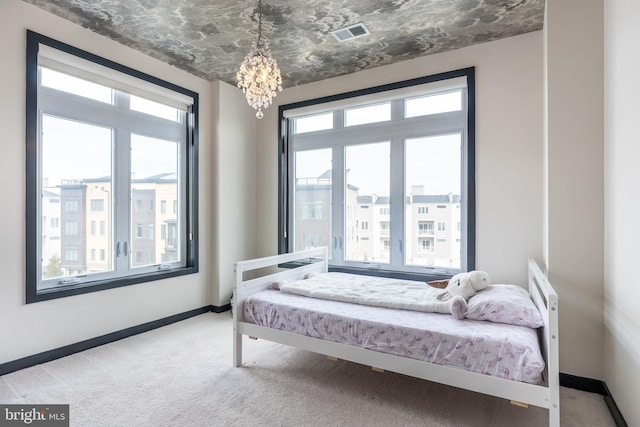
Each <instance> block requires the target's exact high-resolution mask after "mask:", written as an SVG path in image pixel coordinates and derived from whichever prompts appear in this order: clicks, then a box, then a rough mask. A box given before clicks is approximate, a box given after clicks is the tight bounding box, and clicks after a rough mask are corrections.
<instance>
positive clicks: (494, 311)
mask: <svg viewBox="0 0 640 427" xmlns="http://www.w3.org/2000/svg"><path fill="white" fill-rule="evenodd" d="M467 319H472V320H487V321H489V322H495V323H506V324H509V325H516V326H526V327H528V328H534V329H535V328H539V327H541V326H542V325H544V322H543V321H542V315H541V314H540V311H539V310H538V308H537V307H536V306H535V304H534V303H533V301H532V300H531V298H529V294H528V293H527V291H526V290H525V289H523V288H522V287H520V286H517V285H489V286H487V287H486V288H485V289H484V290H482V291H480V292H478V293H477V294H475V295H474V296H473V297H471V298H469V301H468V303H467Z"/></svg>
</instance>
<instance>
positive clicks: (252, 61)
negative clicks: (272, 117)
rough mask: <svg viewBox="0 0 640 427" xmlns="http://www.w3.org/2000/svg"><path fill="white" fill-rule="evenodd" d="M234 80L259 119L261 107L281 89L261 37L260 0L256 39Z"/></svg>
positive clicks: (279, 79)
mask: <svg viewBox="0 0 640 427" xmlns="http://www.w3.org/2000/svg"><path fill="white" fill-rule="evenodd" d="M236 80H237V81H238V88H240V89H242V92H244V94H245V95H246V97H247V102H248V103H249V105H251V106H252V107H253V108H255V109H256V110H258V112H257V113H256V117H257V118H259V119H261V118H262V117H263V116H264V114H263V113H262V109H263V108H267V107H268V106H269V105H271V101H272V100H273V97H274V96H276V90H278V91H281V90H282V77H281V76H280V70H279V69H278V64H277V63H276V60H275V59H273V57H272V56H271V51H270V50H269V46H267V43H266V41H265V39H264V38H263V37H262V0H258V41H257V42H256V45H255V47H254V49H253V50H252V51H251V52H249V54H248V55H247V56H245V58H244V61H242V64H241V65H240V70H239V71H238V74H237V75H236Z"/></svg>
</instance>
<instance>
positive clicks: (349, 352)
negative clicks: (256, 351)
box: [233, 248, 560, 427]
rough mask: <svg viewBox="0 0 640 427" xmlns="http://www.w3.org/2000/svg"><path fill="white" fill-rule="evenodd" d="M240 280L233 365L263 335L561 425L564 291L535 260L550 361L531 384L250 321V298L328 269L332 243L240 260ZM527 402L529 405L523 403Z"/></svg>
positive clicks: (534, 281)
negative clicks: (532, 410)
mask: <svg viewBox="0 0 640 427" xmlns="http://www.w3.org/2000/svg"><path fill="white" fill-rule="evenodd" d="M301 260H308V261H309V260H310V261H311V263H309V264H305V265H303V266H301V267H297V268H292V269H285V270H281V271H278V272H276V273H273V274H268V275H265V276H262V277H259V278H254V279H245V277H244V276H245V273H246V272H248V271H252V270H256V269H260V268H267V267H272V268H273V267H277V266H278V265H280V264H283V263H288V262H293V261H301ZM234 267H235V273H236V283H235V285H234V288H233V295H234V297H233V299H234V304H233V306H234V315H233V365H234V366H235V367H238V366H241V365H242V336H243V335H247V336H249V337H252V338H263V339H266V340H269V341H273V342H277V343H280V344H285V345H290V346H292V347H296V348H300V349H303V350H308V351H312V352H315V353H320V354H325V355H327V356H330V357H332V358H334V357H335V358H339V359H344V360H349V361H352V362H356V363H361V364H364V365H369V366H371V367H372V368H374V369H376V370H381V369H382V370H388V371H393V372H397V373H400V374H405V375H410V376H412V377H416V378H422V379H425V380H429V381H434V382H438V383H442V384H447V385H451V386H454V387H459V388H462V389H466V390H472V391H475V392H479V393H484V394H488V395H491V396H496V397H500V398H504V399H509V400H511V402H512V403H514V404H518V405H520V406H526V405H534V406H539V407H542V408H547V409H548V410H549V426H551V427H558V426H560V383H559V371H558V364H559V357H558V295H557V294H556V292H555V290H554V289H553V287H552V286H551V284H550V283H549V281H548V280H547V277H546V276H545V275H544V273H543V272H542V270H541V269H540V267H538V265H537V264H536V262H535V261H534V260H529V295H530V296H531V299H532V300H533V302H534V303H535V304H536V306H537V307H538V309H539V310H540V312H541V313H542V317H543V319H544V326H543V327H542V328H541V333H540V345H541V351H542V356H543V357H544V359H545V362H546V367H545V372H544V374H543V380H544V383H543V384H542V385H534V384H528V383H524V382H518V381H513V380H507V379H503V378H497V377H491V376H488V375H483V374H479V373H475V372H469V371H465V370H463V369H459V368H453V367H449V366H442V365H436V364H433V363H429V362H424V361H420V360H415V359H409V358H406V357H402V356H395V355H392V354H387V353H381V352H378V351H373V350H367V349H364V348H359V347H354V346H350V345H346V344H340V343H335V342H331V341H324V340H322V339H318V338H311V337H307V336H303V335H299V334H295V333H291V332H285V331H280V330H277V329H271V328H268V327H264V326H258V325H255V324H253V323H248V322H246V321H245V319H244V315H243V312H244V301H245V300H246V298H247V297H248V296H249V295H251V294H253V293H256V292H259V291H262V290H264V289H267V288H269V287H270V286H271V284H272V283H273V282H274V281H278V280H296V279H300V278H302V277H303V275H304V274H306V273H309V272H312V271H313V272H327V271H328V264H327V249H326V248H318V249H311V250H306V251H300V252H294V253H288V254H282V255H276V256H270V257H265V258H258V259H253V260H247V261H240V262H236V263H235V264H234ZM523 404H524V405H523Z"/></svg>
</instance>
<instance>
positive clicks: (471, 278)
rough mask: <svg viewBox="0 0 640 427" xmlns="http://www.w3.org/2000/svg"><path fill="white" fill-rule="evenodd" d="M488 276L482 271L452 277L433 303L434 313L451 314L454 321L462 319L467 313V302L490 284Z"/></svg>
mask: <svg viewBox="0 0 640 427" xmlns="http://www.w3.org/2000/svg"><path fill="white" fill-rule="evenodd" d="M490 280H491V279H490V278H489V274H487V273H485V272H484V271H478V270H474V271H470V272H468V273H458V274H456V275H455V276H453V277H452V278H451V279H450V280H449V283H448V284H447V287H446V288H444V289H443V290H442V292H440V293H439V294H438V295H437V297H436V299H437V300H438V303H434V311H435V312H436V313H451V315H453V317H455V318H456V319H464V318H465V316H466V313H467V301H468V300H469V298H471V297H472V296H474V295H475V294H476V293H478V292H480V291H482V290H483V289H485V288H486V287H487V286H489V282H490Z"/></svg>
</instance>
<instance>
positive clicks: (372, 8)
mask: <svg viewBox="0 0 640 427" xmlns="http://www.w3.org/2000/svg"><path fill="white" fill-rule="evenodd" d="M24 1H25V2H27V3H31V4H33V5H36V6H38V7H40V8H42V9H44V10H47V11H49V12H52V13H54V14H56V15H59V16H61V17H63V18H66V19H68V20H69V21H72V22H75V23H77V24H80V25H82V26H83V27H86V28H89V29H91V30H93V31H95V32H97V33H99V34H102V35H104V36H107V37H109V38H111V39H113V40H116V41H118V42H120V43H122V44H124V45H127V46H130V47H132V48H134V49H137V50H139V51H142V52H144V53H146V54H148V55H150V56H152V57H155V58H158V59H160V60H162V61H164V62H167V63H169V64H172V65H174V66H176V67H178V68H181V69H183V70H185V71H188V72H189V73H192V74H195V75H197V76H199V77H202V78H205V79H207V80H222V81H225V82H227V83H230V84H233V85H235V84H236V82H235V75H236V72H237V70H238V67H239V65H240V62H242V59H243V58H244V56H245V55H246V54H247V53H248V52H249V51H250V50H251V49H252V47H253V44H254V43H255V40H256V38H257V32H258V29H257V27H258V25H257V18H258V9H257V4H258V2H257V0H24ZM543 15H544V0H318V1H312V0H311V1H306V2H302V1H295V0H263V25H264V30H263V32H264V35H265V37H266V38H267V39H268V43H269V47H270V48H271V51H272V54H273V57H274V58H275V59H276V60H277V61H278V65H279V67H280V69H281V71H282V78H283V86H284V87H291V86H296V85H299V84H303V83H309V82H313V81H317V80H323V79H326V78H329V77H334V76H339V75H343V74H348V73H352V72H355V71H360V70H364V69H368V68H373V67H378V66H381V65H386V64H391V63H394V62H399V61H404V60H407V59H411V58H417V57H421V56H425V55H429V54H433V53H437V52H445V51H448V50H452V49H458V48H461V47H465V46H469V45H473V44H477V43H483V42H487V41H491V40H497V39H500V38H504V37H511V36H515V35H518V34H523V33H526V32H529V31H534V30H539V29H541V28H542V24H543ZM359 22H362V23H364V24H365V25H366V26H367V28H368V29H369V31H370V32H371V35H370V36H368V37H362V38H356V39H353V40H350V41H347V42H344V43H339V42H338V41H337V40H336V39H335V38H334V37H333V36H332V35H331V34H330V31H333V30H337V29H339V28H342V27H345V26H349V25H353V24H356V23H359Z"/></svg>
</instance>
